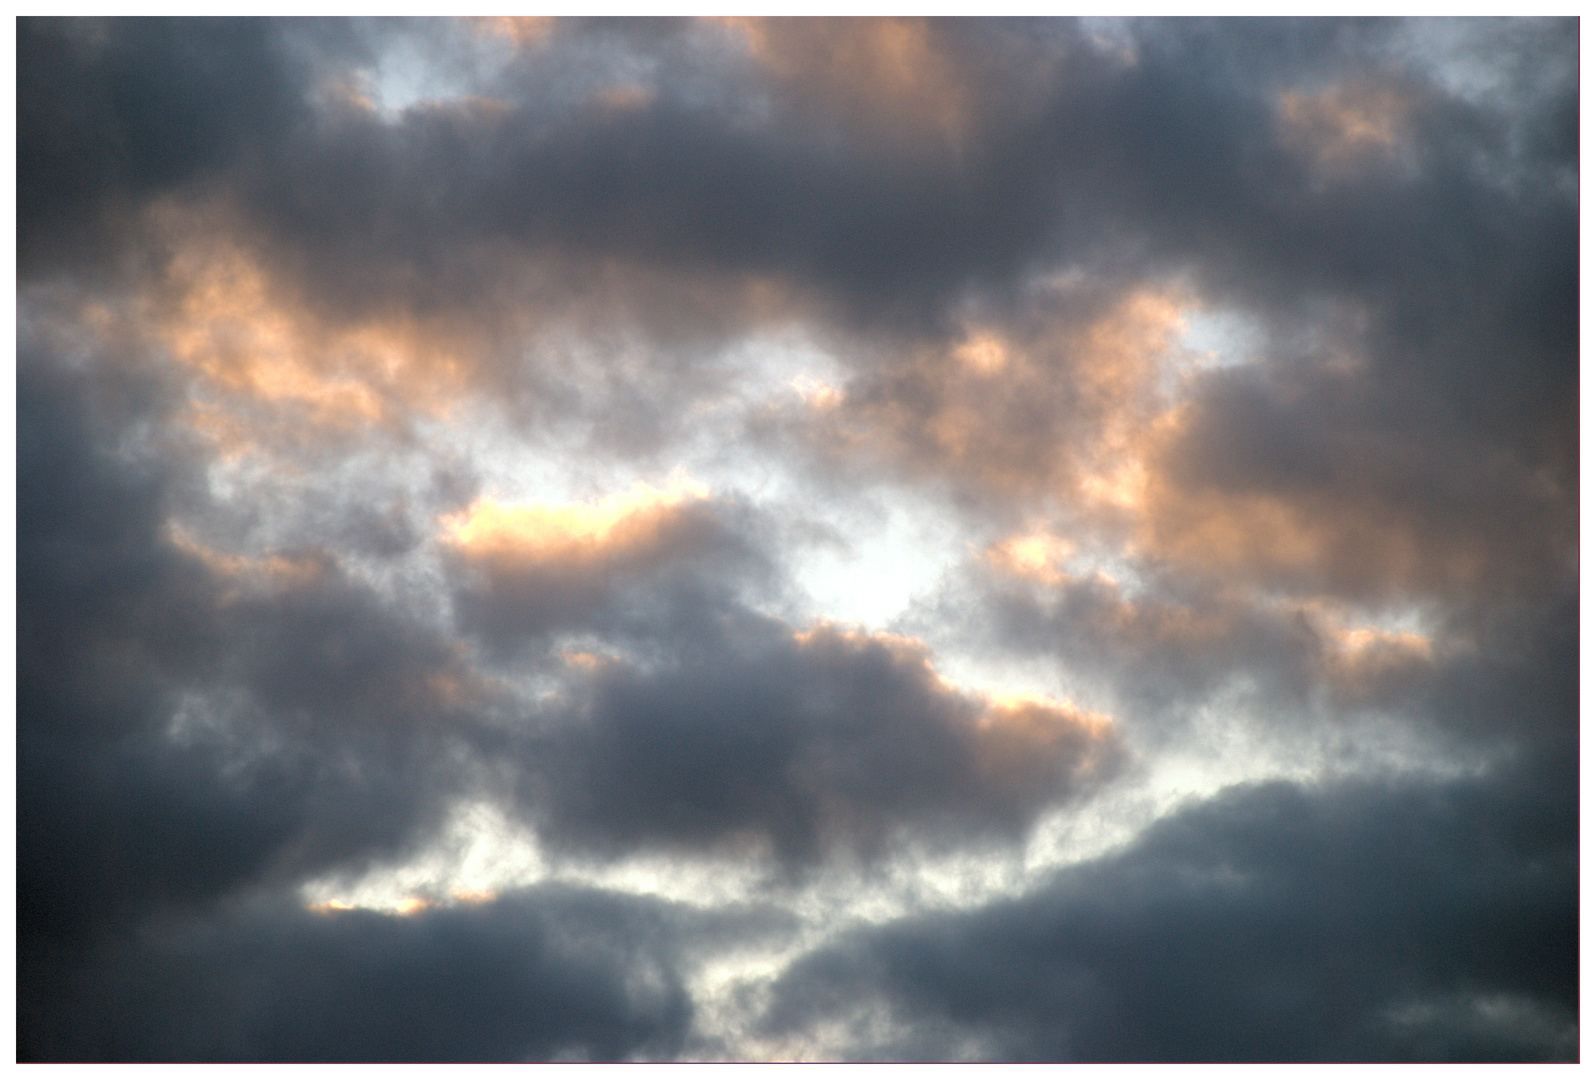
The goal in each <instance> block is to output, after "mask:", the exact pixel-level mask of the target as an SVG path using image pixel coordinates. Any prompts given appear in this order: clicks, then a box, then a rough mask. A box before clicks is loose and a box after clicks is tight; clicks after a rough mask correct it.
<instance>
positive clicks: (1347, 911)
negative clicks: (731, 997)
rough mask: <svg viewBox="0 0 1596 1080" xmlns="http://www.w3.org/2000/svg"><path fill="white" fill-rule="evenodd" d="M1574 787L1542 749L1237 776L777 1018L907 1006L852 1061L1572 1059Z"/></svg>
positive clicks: (907, 924)
mask: <svg viewBox="0 0 1596 1080" xmlns="http://www.w3.org/2000/svg"><path fill="white" fill-rule="evenodd" d="M1576 786H1577V779H1576V777H1575V775H1574V770H1572V769H1571V768H1570V767H1569V766H1568V765H1567V764H1566V763H1564V762H1548V761H1547V760H1545V759H1541V760H1539V761H1533V762H1529V763H1526V764H1524V765H1520V766H1515V767H1510V768H1509V769H1507V770H1505V771H1503V772H1500V773H1498V774H1495V775H1492V776H1489V777H1486V778H1483V779H1481V780H1468V781H1454V782H1449V783H1441V784H1433V785H1427V784H1424V783H1417V782H1415V783H1406V784H1403V783H1391V784H1378V783H1375V784H1369V783H1361V784H1353V785H1346V786H1335V787H1326V788H1301V787H1296V786H1292V785H1286V784H1273V785H1263V786H1256V787H1249V788H1240V789H1232V790H1230V791H1228V792H1225V793H1223V794H1221V795H1220V796H1218V797H1216V798H1214V799H1213V800H1211V801H1209V802H1207V803H1203V804H1201V805H1198V806H1195V807H1192V808H1190V809H1188V810H1186V811H1184V812H1181V813H1179V814H1176V815H1173V816H1171V817H1169V818H1167V819H1165V820H1163V821H1161V822H1159V823H1158V824H1156V825H1154V826H1152V827H1151V828H1150V829H1149V830H1148V831H1147V832H1146V833H1145V834H1144V835H1143V836H1142V837H1141V838H1140V839H1138V840H1137V841H1136V842H1135V843H1133V844H1132V845H1131V846H1130V847H1129V848H1127V849H1126V850H1124V851H1123V852H1122V853H1118V854H1114V855H1110V856H1106V857H1104V858H1102V859H1100V860H1098V861H1097V862H1094V863H1089V864H1086V865H1083V866H1079V867H1075V868H1071V869H1069V870H1065V871H1062V872H1060V874H1059V875H1058V876H1057V877H1056V878H1055V879H1054V880H1053V881H1052V882H1050V883H1049V884H1047V885H1045V886H1043V887H1042V888H1040V889H1039V890H1037V891H1036V892H1034V893H1033V894H1031V895H1028V896H1024V897H1021V898H1018V899H1014V900H1004V901H1000V902H997V903H994V904H991V905H989V906H987V907H985V908H981V909H976V910H973V911H969V912H962V913H956V914H950V915H934V916H918V917H911V918H909V919H905V920H903V921H901V922H899V923H896V924H891V925H888V926H885V927H882V928H879V929H875V930H868V931H860V932H858V933H856V934H854V935H852V936H851V937H850V938H849V939H848V940H847V941H846V942H844V943H840V944H838V945H837V946H834V947H831V948H828V949H825V950H822V951H821V952H819V953H817V954H815V955H812V956H810V957H807V958H805V959H803V960H801V961H799V962H798V963H797V964H795V965H794V966H793V967H792V968H791V969H789V971H788V972H787V973H786V974H785V975H784V976H783V977H782V979H781V981H780V983H779V984H778V989H777V995H776V999H775V1002H776V1003H775V1005H774V1006H773V1009H772V1012H771V1013H770V1015H769V1016H768V1017H767V1023H768V1024H769V1025H770V1028H771V1030H772V1031H779V1032H785V1033H789V1034H791V1033H795V1032H802V1031H803V1030H804V1029H805V1028H806V1027H807V1026H808V1025H810V1024H812V1023H814V1022H815V1021H817V1020H821V1019H827V1020H831V1021H834V1022H845V1021H846V1020H847V1018H848V1014H849V1011H850V1009H851V1008H854V1007H858V1005H859V1004H860V1003H868V1002H870V1001H873V1000H884V1001H885V1002H887V1003H889V1004H890V1005H891V1006H892V1007H893V1008H894V1009H895V1010H896V1016H897V1017H898V1018H899V1019H900V1020H901V1021H902V1026H903V1030H904V1031H905V1032H906V1033H907V1034H905V1035H903V1036H901V1041H895V1042H890V1043H889V1044H887V1045H884V1046H872V1045H870V1044H869V1043H868V1042H865V1043H861V1044H858V1045H853V1046H847V1047H843V1048H840V1049H838V1050H835V1051H833V1052H836V1053H841V1054H843V1055H845V1056H848V1057H867V1056H874V1055H882V1056H887V1057H895V1058H899V1059H902V1058H911V1059H912V1058H919V1057H928V1056H929V1057H937V1056H941V1055H942V1054H944V1053H946V1052H947V1050H948V1048H949V1046H951V1045H954V1044H955V1043H956V1041H957V1038H958V1036H959V1034H960V1033H969V1032H975V1033H976V1034H978V1035H982V1036H984V1037H985V1038H986V1040H987V1042H986V1044H985V1048H984V1053H983V1056H988V1057H993V1058H997V1059H1009V1060H1033V1059H1039V1060H1083V1061H1232V1060H1250V1061H1307V1060H1323V1061H1353V1060H1360V1061H1361V1060H1373V1061H1403V1060H1492V1061H1517V1060H1530V1061H1533V1060H1573V1059H1574V1058H1575V1057H1576V1056H1577V1053H1578V1042H1577V1034H1576V1032H1577V1027H1576V1024H1577V1010H1578V982H1579V978H1578V965H1577V962H1576V960H1575V956H1576V952H1577V949H1576V947H1575V942H1576V940H1577V937H1578V925H1579V914H1578V907H1579V905H1578V855H1577V851H1578V844H1577V822H1576V815H1575V813H1574V810H1573V807H1574V801H1573V798H1572V795H1573V791H1574V789H1575V787H1576ZM1504 1010H1505V1014H1504ZM1494 1014H1504V1015H1507V1016H1516V1017H1518V1018H1519V1020H1520V1021H1521V1022H1512V1021H1509V1022H1502V1021H1498V1022H1497V1023H1495V1024H1493V1023H1492V1020H1491V1018H1492V1016H1493V1015H1494Z"/></svg>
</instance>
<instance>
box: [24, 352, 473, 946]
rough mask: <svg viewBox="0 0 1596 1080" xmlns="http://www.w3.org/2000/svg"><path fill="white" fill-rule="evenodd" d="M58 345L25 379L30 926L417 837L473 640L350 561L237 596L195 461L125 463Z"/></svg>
mask: <svg viewBox="0 0 1596 1080" xmlns="http://www.w3.org/2000/svg"><path fill="white" fill-rule="evenodd" d="M46 363H47V362H46V361H43V360H41V359H40V358H38V357H36V356H29V357H26V358H25V359H24V362H23V364H22V366H21V368H20V370H19V380H18V479H19V482H18V522H19V528H18V537H17V553H18V558H17V571H18V572H17V599H18V603H17V623H18V626H17V631H18V632H17V651H18V671H19V679H18V688H17V691H18V693H17V797H18V844H19V852H20V858H19V865H18V885H19V909H18V912H19V913H18V929H19V939H26V940H27V941H28V944H29V947H30V948H31V947H33V946H34V945H35V944H36V942H35V941H34V938H35V937H36V936H39V935H42V938H41V940H45V939H53V938H54V937H57V936H60V935H65V936H67V937H73V936H77V935H81V934H85V933H92V932H94V931H95V930H96V927H97V926H98V925H99V924H100V923H101V922H103V921H105V920H110V921H111V922H113V923H115V922H120V921H122V920H124V919H126V918H128V917H131V916H135V915H138V914H140V913H143V912H146V911H148V910H150V909H151V908H153V907H158V906H159V905H161V904H163V903H176V904H189V903H199V902H203V901H205V900H208V899H210V898H213V897H215V896H217V895H220V894H222V893H225V892H227V891H228V890H230V889H234V888H237V887H239V886H240V885H242V884H245V883H247V882H249V881H253V880H259V879H261V878H263V877H265V876H271V875H273V874H288V875H292V874H293V873H295V872H303V871H304V870H305V869H306V868H308V867H315V866H325V865H328V864H329V863H336V862H338V861H340V860H345V859H353V860H356V861H358V860H359V859H360V858H362V857H364V856H366V855H369V854H370V853H372V852H374V851H393V850H396V849H398V848H401V847H402V846H404V844H406V843H407V842H409V841H410V840H411V839H413V838H414V836H415V835H416V834H417V833H418V832H420V831H422V830H424V827H425V826H426V825H427V823H428V822H429V821H430V820H431V818H432V815H433V813H434V812H435V810H436V800H437V799H438V798H439V797H441V795H442V794H443V793H444V792H446V791H447V790H448V789H449V786H450V784H451V783H453V782H454V780H455V778H454V777H453V776H452V775H451V772H450V770H451V768H452V763H453V761H454V758H453V757H451V754H450V747H451V745H452V744H453V743H456V742H458V741H459V737H460V734H461V732H462V731H465V732H467V733H468V732H469V727H470V720H469V718H468V717H466V716H465V715H463V713H462V711H461V710H460V709H459V708H454V709H451V708H450V707H448V706H447V705H446V703H445V702H444V701H443V700H442V698H441V697H440V695H439V694H437V693H436V692H435V691H434V689H433V687H432V686H431V684H429V682H428V677H429V676H441V675H447V674H450V673H451V671H452V670H453V669H454V666H455V660H454V658H453V654H452V652H450V651H449V650H448V649H446V648H445V647H443V646H441V645H439V644H438V643H437V642H436V641H435V640H433V639H430V638H429V637H428V636H427V634H426V633H425V632H424V631H421V630H420V629H418V628H416V627H413V626H409V625H407V624H405V623H403V622H402V621H401V620H398V619H396V618H395V617H394V616H393V615H391V614H389V613H388V612H386V611H385V610H384V609H382V608H381V607H380V605H378V604H377V603H376V601H375V600H374V598H373V597H371V596H369V595H367V594H365V593H363V592H362V591H361V590H360V589H359V588H355V587H352V586H350V585H348V584H344V583H339V582H336V581H327V580H323V581H320V582H317V583H315V584H313V585H311V586H309V587H305V588H302V589H298V590H295V589H288V590H284V591H281V592H278V593H277V594H276V595H275V596H273V597H271V598H270V599H266V598H261V597H256V598H254V599H245V600H242V601H236V600H234V599H232V598H231V597H230V596H229V592H230V589H231V587H232V586H231V583H229V582H227V581H224V580H219V579H218V577H217V575H216V573H215V572H213V570H212V569H211V568H210V567H209V566H207V565H206V564H205V563H204V562H203V561H202V560H201V559H200V558H198V557H197V556H195V555H193V554H190V553H188V552H186V551H184V550H182V549H180V548H178V547H177V546H175V545H174V544H173V543H172V542H171V541H170V539H169V538H168V537H167V536H166V535H165V533H164V531H163V528H162V525H163V522H164V512H165V510H164V504H165V499H166V496H167V495H168V494H169V493H170V492H171V491H172V490H175V489H177V488H180V487H182V486H183V483H184V482H183V480H182V475H181V472H182V470H181V466H180V465H179V464H176V463H173V464H171V466H170V468H169V470H168V471H164V472H163V471H161V470H155V471H150V470H145V471H143V472H142V473H141V472H140V470H139V469H138V468H136V467H135V466H132V465H129V464H126V463H124V462H122V461H121V460H120V459H119V458H118V457H117V456H116V455H115V454H114V453H113V452H112V448H114V447H115V446H116V444H117V442H118V441H119V438H120V436H121V434H122V433H123V432H124V431H125V428H124V427H123V426H122V424H123V423H125V422H126V421H127V420H128V417H126V416H122V417H121V420H120V421H119V420H118V419H117V415H116V414H115V412H114V410H108V409H106V408H104V407H100V408H96V407H95V402H96V399H97V398H105V397H107V394H106V393H104V392H102V391H103V390H104V388H103V387H100V388H96V386H95V385H94V383H93V382H92V381H90V380H88V379H85V378H83V377H72V376H68V375H65V374H64V373H63V372H62V371H61V370H60V369H54V370H52V369H51V368H50V367H48V366H46ZM112 381H113V382H114V380H112ZM135 381H136V380H135ZM109 396H110V397H111V398H112V399H114V398H115V396H116V395H115V394H110V395H109ZM156 400H157V401H158V400H159V399H158V398H157V399H156ZM143 407H144V408H152V406H151V405H150V404H149V402H148V401H146V402H145V403H144V406H143ZM153 408H155V410H156V411H154V412H152V413H150V414H148V415H159V409H158V406H155V407H153ZM133 415H135V416H137V415H139V414H137V413H135V414H133ZM185 712H186V713H188V714H191V715H189V716H187V719H188V721H190V727H191V730H189V731H187V732H184V733H181V734H179V735H178V736H176V737H174V736H173V735H172V734H171V733H170V731H171V728H172V725H173V723H174V721H175V720H178V719H180V718H181V717H183V715H184V714H185ZM41 947H42V946H41ZM22 971H23V974H24V977H26V975H27V972H28V968H27V964H26V963H24V964H23V966H22Z"/></svg>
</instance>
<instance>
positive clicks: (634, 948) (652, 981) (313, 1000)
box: [18, 890, 692, 1062]
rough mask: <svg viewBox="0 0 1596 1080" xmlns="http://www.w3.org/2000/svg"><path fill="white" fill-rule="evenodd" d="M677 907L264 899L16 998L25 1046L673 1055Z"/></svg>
mask: <svg viewBox="0 0 1596 1080" xmlns="http://www.w3.org/2000/svg"><path fill="white" fill-rule="evenodd" d="M683 916H684V913H682V912H678V911H673V910H671V909H670V908H668V907H665V906H662V905H659V904H648V903H641V902H635V901H633V902H628V901H624V900H621V899H618V898H616V897H613V896H606V895H602V894H595V893H590V892H581V891H572V890H544V891H540V892H530V893H523V894H519V895H516V896H513V897H506V898H501V899H498V900H494V901H490V902H487V903H483V904H477V905H471V906H466V907H459V908H452V909H447V910H439V911H424V912H420V913H418V914H413V915H410V916H401V915H378V914H374V913H371V912H363V911H351V912H342V913H331V914H322V915H317V914H313V913H309V912H306V911H304V910H301V909H292V908H284V907H282V906H280V905H276V904H272V903H256V904H254V905H252V906H245V907H242V908H239V909H237V910H229V911H227V912H225V913H224V914H218V915H217V916H215V917H212V918H208V919H202V920H196V921H192V922H188V923H182V924H176V925H167V926H164V927H162V928H160V929H157V930H154V931H152V932H150V933H147V934H145V935H143V936H142V937H141V938H137V939H130V940H126V941H123V942H119V943H117V944H114V945H112V946H110V947H108V948H104V949H102V950H101V951H100V952H99V953H97V954H95V955H94V956H93V957H92V958H91V960H90V962H89V963H87V964H84V965H83V966H82V967H80V968H79V969H78V970H77V971H75V972H73V973H72V975H71V977H69V978H67V979H65V980H63V982H64V986H63V987H62V988H61V990H59V991H57V993H56V994H54V995H50V996H35V995H26V994H25V995H24V996H23V998H22V1000H21V1001H20V1003H19V1037H18V1051H19V1056H20V1058H21V1060H60V1059H64V1058H65V1059H72V1060H78V1061H239V1062H244V1061H261V1062H265V1061H278V1062H282V1061H540V1060H542V1061H546V1060H550V1059H559V1060H575V1061H590V1060H599V1061H617V1060H629V1059H658V1058H664V1057H670V1056H672V1055H673V1054H674V1053H675V1052H676V1050H677V1049H678V1048H679V1047H680V1046H681V1045H682V1042H683V1039H684V1037H685V1035H686V1032H687V1027H688V1024H689V1021H690V1020H691V1016H692V1006H691V1003H690V1002H689V1000H688V998H687V996H686V993H685V991H684V989H683V986H682V982H681V978H680V975H679V973H678V971H677V970H676V957H675V955H674V954H675V952H676V946H675V945H674V942H675V940H676V939H677V938H679V937H682V936H683V929H684V928H683V927H682V926H681V924H682V923H683V922H684V917H683Z"/></svg>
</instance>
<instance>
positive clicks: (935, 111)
mask: <svg viewBox="0 0 1596 1080" xmlns="http://www.w3.org/2000/svg"><path fill="white" fill-rule="evenodd" d="M723 22H724V24H725V25H727V26H728V27H730V28H732V29H733V30H734V31H735V32H736V33H737V34H738V35H739V36H740V37H741V38H742V39H743V41H744V42H745V43H746V45H747V47H748V50H749V52H750V53H751V54H752V56H753V57H754V58H755V60H756V61H757V62H758V63H759V64H760V65H761V66H762V67H763V68H764V69H765V70H766V71H767V72H768V73H769V74H770V75H771V76H772V77H773V78H774V79H775V80H776V82H777V84H778V85H779V86H781V87H783V88H784V89H785V90H786V91H787V92H788V93H790V94H793V95H795V96H796V97H797V98H798V99H799V100H800V101H803V102H806V103H813V104H815V105H818V106H819V107H820V108H821V109H823V110H824V111H825V112H826V113H827V114H828V115H829V116H830V117H831V118H832V119H833V121H834V122H838V123H841V124H843V125H845V126H855V125H861V124H862V125H866V126H868V128H869V129H870V130H871V131H872V132H874V133H875V134H877V135H883V136H885V137H887V138H889V139H898V138H902V137H903V136H905V135H909V136H919V137H932V138H935V139H938V140H943V141H947V142H950V143H954V144H957V142H958V141H959V140H960V139H961V138H963V137H964V136H965V135H966V134H967V133H968V132H969V130H970V127H971V125H972V123H973V122H974V121H975V117H976V111H977V104H978V103H977V100H976V98H977V90H978V83H977V82H976V81H975V80H973V79H972V78H971V75H970V73H968V72H966V71H965V70H963V68H962V65H961V64H960V61H959V58H958V57H957V56H956V55H954V53H953V52H952V51H951V50H949V49H948V48H947V47H946V44H945V43H944V42H941V41H939V40H938V38H937V35H936V34H935V33H934V32H933V27H932V25H931V24H930V23H928V22H927V21H926V20H923V19H896V18H894V19H877V18H870V19H751V18H731V19H725V20H723Z"/></svg>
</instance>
